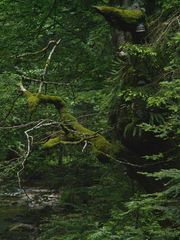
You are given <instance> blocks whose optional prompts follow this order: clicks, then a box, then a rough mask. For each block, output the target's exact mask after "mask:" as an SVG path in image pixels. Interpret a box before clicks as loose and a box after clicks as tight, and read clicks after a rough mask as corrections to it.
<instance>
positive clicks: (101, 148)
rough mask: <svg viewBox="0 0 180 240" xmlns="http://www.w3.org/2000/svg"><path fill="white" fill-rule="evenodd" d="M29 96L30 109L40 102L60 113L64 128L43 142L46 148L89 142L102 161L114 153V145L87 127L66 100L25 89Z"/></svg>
mask: <svg viewBox="0 0 180 240" xmlns="http://www.w3.org/2000/svg"><path fill="white" fill-rule="evenodd" d="M23 92H24V95H25V96H26V98H27V102H28V105H29V110H30V111H31V112H32V111H34V110H36V108H37V107H38V106H39V105H40V104H52V105H54V106H55V107H56V109H57V111H58V113H59V115H60V123H61V126H62V130H60V131H59V133H58V134H57V135H56V136H55V137H53V138H50V139H49V140H48V141H46V142H45V143H44V144H43V147H44V148H52V147H54V146H56V145H58V144H65V145H67V144H80V143H83V142H88V143H89V145H90V146H91V148H92V151H93V152H94V153H95V154H96V155H97V157H98V158H99V159H100V160H101V161H105V160H107V156H108V155H112V154H113V149H114V147H113V145H112V144H111V143H109V141H107V140H106V139H105V138H104V137H103V136H102V135H101V134H99V133H97V132H95V131H92V130H90V129H88V128H85V127H84V126H83V125H82V124H80V123H79V122H78V121H77V119H76V118H75V117H74V116H73V115H72V114H71V113H70V112H69V110H68V109H67V107H66V105H65V102H64V101H63V100H62V99H61V98H60V97H57V96H49V95H44V94H40V93H38V94H33V93H31V92H29V91H27V90H25V89H24V90H23Z"/></svg>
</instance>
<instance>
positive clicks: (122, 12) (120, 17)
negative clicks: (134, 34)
mask: <svg viewBox="0 0 180 240" xmlns="http://www.w3.org/2000/svg"><path fill="white" fill-rule="evenodd" d="M95 9H96V10H97V11H98V12H99V13H100V14H102V15H103V16H104V17H105V19H106V20H107V21H108V22H109V23H110V24H111V25H112V26H113V27H115V28H118V29H121V30H133V28H134V27H135V26H137V25H138V23H140V22H142V21H144V18H145V14H144V11H142V10H140V9H139V10H138V9H122V8H116V7H108V6H95Z"/></svg>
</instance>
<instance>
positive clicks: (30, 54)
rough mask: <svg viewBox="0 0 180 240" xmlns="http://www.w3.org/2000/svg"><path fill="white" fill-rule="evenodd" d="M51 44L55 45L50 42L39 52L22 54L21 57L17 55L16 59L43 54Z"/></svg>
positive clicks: (52, 41)
mask: <svg viewBox="0 0 180 240" xmlns="http://www.w3.org/2000/svg"><path fill="white" fill-rule="evenodd" d="M53 43H56V41H54V40H50V41H49V42H48V44H47V46H46V47H44V48H43V49H41V50H39V51H36V52H28V53H23V54H21V55H18V56H17V58H22V57H27V56H34V55H37V54H40V53H43V52H45V51H46V50H48V48H49V47H50V46H51V45H52V44H53Z"/></svg>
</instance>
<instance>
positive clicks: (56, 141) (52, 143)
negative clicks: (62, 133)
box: [43, 137, 61, 148]
mask: <svg viewBox="0 0 180 240" xmlns="http://www.w3.org/2000/svg"><path fill="white" fill-rule="evenodd" d="M60 141H61V139H60V137H55V138H51V139H49V140H48V141H47V142H45V143H44V144H43V148H52V147H55V146H56V145H58V144H59V143H60Z"/></svg>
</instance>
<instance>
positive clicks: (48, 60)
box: [38, 39, 61, 93]
mask: <svg viewBox="0 0 180 240" xmlns="http://www.w3.org/2000/svg"><path fill="white" fill-rule="evenodd" d="M60 42H61V39H59V40H57V41H56V43H55V45H54V47H53V48H52V50H51V52H50V53H49V56H48V58H47V60H46V64H45V67H44V71H43V75H42V80H41V82H40V84H39V90H38V92H39V93H41V90H42V86H43V83H44V81H45V76H46V74H47V70H48V67H49V64H50V62H51V58H52V55H53V53H54V51H55V49H56V47H57V46H58V45H59V43H60Z"/></svg>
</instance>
